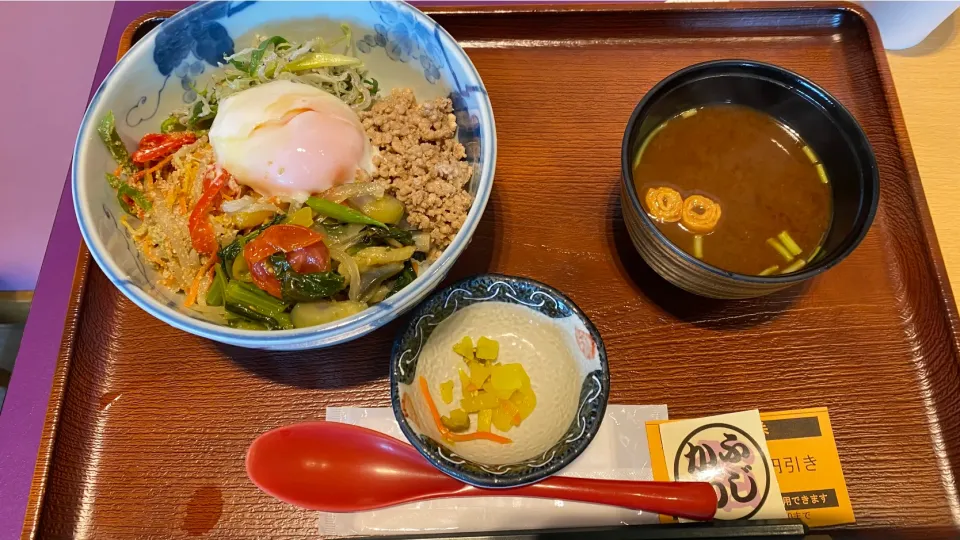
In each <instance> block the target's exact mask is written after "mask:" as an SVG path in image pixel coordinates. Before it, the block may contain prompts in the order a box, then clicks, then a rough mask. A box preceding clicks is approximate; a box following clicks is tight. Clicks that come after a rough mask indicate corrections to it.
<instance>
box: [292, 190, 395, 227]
mask: <svg viewBox="0 0 960 540" xmlns="http://www.w3.org/2000/svg"><path fill="white" fill-rule="evenodd" d="M306 205H307V206H309V207H310V208H312V209H313V211H314V212H316V213H318V214H320V215H323V216H326V217H329V218H333V219H335V220H337V221H341V222H343V223H362V224H364V225H373V226H376V227H382V228H384V229H386V228H387V225H386V224H384V223H381V222H379V221H377V220H375V219H373V218H371V217H369V216H367V215H366V214H364V213H363V212H359V211H357V210H354V209H353V208H350V207H349V206H344V205H342V204H337V203H335V202H333V201H328V200H327V199H321V198H319V197H310V198H309V199H307V201H306Z"/></svg>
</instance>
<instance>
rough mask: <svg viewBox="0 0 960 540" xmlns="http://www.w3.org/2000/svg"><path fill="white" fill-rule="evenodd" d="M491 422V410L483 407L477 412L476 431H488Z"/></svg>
mask: <svg viewBox="0 0 960 540" xmlns="http://www.w3.org/2000/svg"><path fill="white" fill-rule="evenodd" d="M491 424H493V410H492V409H484V410H482V411H480V412H479V413H477V431H490V426H491Z"/></svg>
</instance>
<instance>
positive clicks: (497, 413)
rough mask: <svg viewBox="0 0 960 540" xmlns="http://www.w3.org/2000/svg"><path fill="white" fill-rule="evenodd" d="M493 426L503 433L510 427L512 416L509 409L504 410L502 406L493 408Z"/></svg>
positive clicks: (511, 425)
mask: <svg viewBox="0 0 960 540" xmlns="http://www.w3.org/2000/svg"><path fill="white" fill-rule="evenodd" d="M493 427H495V428H497V429H498V430H500V431H502V432H504V433H506V432H508V431H510V428H512V427H513V416H512V415H511V414H510V411H507V410H504V409H503V407H497V408H496V409H494V411H493Z"/></svg>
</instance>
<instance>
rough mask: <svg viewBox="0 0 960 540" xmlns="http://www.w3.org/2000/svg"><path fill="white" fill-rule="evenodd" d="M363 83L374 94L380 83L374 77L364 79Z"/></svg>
mask: <svg viewBox="0 0 960 540" xmlns="http://www.w3.org/2000/svg"><path fill="white" fill-rule="evenodd" d="M363 84H365V85H367V89H368V90H370V93H371V94H376V93H377V92H378V91H379V90H380V83H379V82H378V81H377V80H376V79H374V78H370V79H364V80H363Z"/></svg>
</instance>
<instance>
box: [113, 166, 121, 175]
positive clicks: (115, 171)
mask: <svg viewBox="0 0 960 540" xmlns="http://www.w3.org/2000/svg"><path fill="white" fill-rule="evenodd" d="M121 172H123V165H117V168H116V169H114V170H113V175H114V176H120V173H121Z"/></svg>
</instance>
